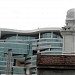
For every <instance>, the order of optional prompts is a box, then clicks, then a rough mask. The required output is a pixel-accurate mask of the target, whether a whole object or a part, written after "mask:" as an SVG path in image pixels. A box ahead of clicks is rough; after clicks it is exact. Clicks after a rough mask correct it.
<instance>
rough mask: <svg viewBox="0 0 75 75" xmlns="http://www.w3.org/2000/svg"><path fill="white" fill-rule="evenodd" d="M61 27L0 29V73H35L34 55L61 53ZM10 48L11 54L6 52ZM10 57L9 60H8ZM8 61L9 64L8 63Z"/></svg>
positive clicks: (35, 74)
mask: <svg viewBox="0 0 75 75" xmlns="http://www.w3.org/2000/svg"><path fill="white" fill-rule="evenodd" d="M60 30H61V28H39V29H36V30H30V31H21V30H13V29H0V73H1V74H7V73H8V68H9V73H10V74H12V75H13V74H19V75H20V74H21V75H23V74H24V75H25V74H27V75H29V74H30V75H37V65H36V57H37V53H40V54H41V55H43V54H44V55H61V54H62V49H63V38H62V36H61V33H60ZM10 50H11V54H12V55H11V56H10V58H8V53H9V51H10ZM9 59H10V61H9ZM8 61H9V62H10V66H7V65H8Z"/></svg>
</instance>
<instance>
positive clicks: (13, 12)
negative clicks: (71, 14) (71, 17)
mask: <svg viewBox="0 0 75 75" xmlns="http://www.w3.org/2000/svg"><path fill="white" fill-rule="evenodd" d="M70 8H75V0H0V28H10V29H19V30H32V29H37V28H43V27H63V26H64V25H65V19H66V12H67V10H68V9H70Z"/></svg>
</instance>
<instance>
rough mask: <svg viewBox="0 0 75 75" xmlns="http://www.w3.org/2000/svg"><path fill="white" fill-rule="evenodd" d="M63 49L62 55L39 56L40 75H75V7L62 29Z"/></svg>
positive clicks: (68, 14)
mask: <svg viewBox="0 0 75 75" xmlns="http://www.w3.org/2000/svg"><path fill="white" fill-rule="evenodd" d="M61 34H62V36H63V49H62V54H61V55H40V54H38V56H37V73H38V75H75V9H70V10H68V12H67V16H66V26H64V27H63V28H62V29H61Z"/></svg>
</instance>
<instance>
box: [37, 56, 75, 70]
mask: <svg viewBox="0 0 75 75" xmlns="http://www.w3.org/2000/svg"><path fill="white" fill-rule="evenodd" d="M37 66H38V67H39V66H40V68H42V67H47V68H68V69H69V68H71V69H75V55H37Z"/></svg>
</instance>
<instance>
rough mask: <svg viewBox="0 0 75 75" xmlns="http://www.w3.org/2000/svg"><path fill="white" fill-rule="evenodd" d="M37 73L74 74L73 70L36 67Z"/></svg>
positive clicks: (52, 74) (39, 74)
mask: <svg viewBox="0 0 75 75" xmlns="http://www.w3.org/2000/svg"><path fill="white" fill-rule="evenodd" d="M38 75H75V70H65V69H61V70H60V69H59V70H57V69H52V70H51V69H38Z"/></svg>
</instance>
